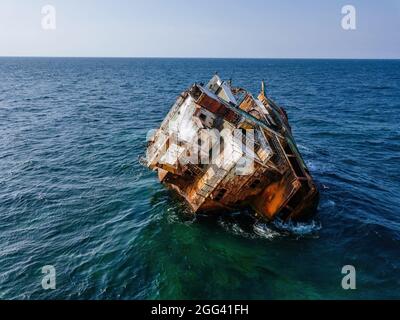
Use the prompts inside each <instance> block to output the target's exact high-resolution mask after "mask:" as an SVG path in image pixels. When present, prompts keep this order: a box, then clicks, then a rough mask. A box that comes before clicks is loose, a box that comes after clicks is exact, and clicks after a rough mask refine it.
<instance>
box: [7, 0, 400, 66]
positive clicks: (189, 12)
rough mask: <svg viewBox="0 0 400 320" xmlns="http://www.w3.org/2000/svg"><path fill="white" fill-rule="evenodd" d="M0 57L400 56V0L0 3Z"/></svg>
mask: <svg viewBox="0 0 400 320" xmlns="http://www.w3.org/2000/svg"><path fill="white" fill-rule="evenodd" d="M46 4H50V5H54V7H55V8H56V10H57V16H56V17H57V28H56V30H54V31H44V30H43V29H42V28H41V19H42V14H41V8H42V6H43V5H46ZM346 4H352V5H354V6H355V7H356V9H357V29H356V30H354V31H345V30H343V29H342V27H341V19H342V14H341V8H342V6H344V5H346ZM0 56H102V57H104V56H115V57H255V58H263V57H266V58H269V57H271V58H400V0H380V1H378V0H345V1H341V0H328V1H326V0H264V1H262V0H234V1H228V0H214V1H210V0H197V1H194V0H81V1H78V0H46V1H41V0H1V1H0Z"/></svg>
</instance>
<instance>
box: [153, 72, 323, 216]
mask: <svg viewBox="0 0 400 320" xmlns="http://www.w3.org/2000/svg"><path fill="white" fill-rule="evenodd" d="M146 165H147V166H148V167H149V168H150V169H152V170H155V171H157V172H158V177H159V180H160V181H161V182H162V183H163V184H165V185H166V186H167V187H168V188H170V189H172V190H175V191H176V192H177V193H178V194H179V195H181V196H182V197H183V198H184V199H185V200H186V201H187V203H188V205H189V206H190V208H191V211H192V212H193V213H207V214H213V213H218V212H238V211H241V210H242V209H250V210H251V212H254V214H255V216H256V217H258V218H262V219H265V220H267V221H272V220H275V219H280V220H282V221H285V222H287V221H304V220H307V219H308V218H310V217H311V216H312V215H313V214H314V212H315V211H316V208H317V205H318V200H319V193H318V190H317V187H316V184H315V183H314V181H313V179H312V177H311V175H310V172H309V170H308V168H307V166H306V164H305V162H304V160H303V158H302V156H301V155H300V152H299V150H298V148H297V145H296V143H295V140H294V138H293V135H292V129H291V127H290V124H289V121H288V116H287V113H286V111H285V110H284V109H283V108H282V107H279V106H278V105H277V104H275V103H274V102H273V101H272V100H271V99H270V98H269V97H267V95H266V93H265V85H264V82H262V87H261V92H260V94H259V95H258V97H254V96H253V95H252V94H251V93H250V92H248V91H246V90H245V89H243V88H239V87H235V86H233V85H232V83H231V81H222V80H221V79H220V77H219V76H218V75H215V76H214V77H213V78H212V79H211V80H210V82H209V83H208V84H206V85H204V84H202V83H200V84H197V83H195V84H194V85H192V86H191V87H190V88H189V89H188V90H186V91H184V92H183V93H181V95H180V96H179V97H178V99H177V100H176V102H175V104H174V105H173V106H172V108H171V110H170V111H169V113H168V115H167V116H166V117H165V119H164V121H163V122H162V124H161V126H160V128H159V129H157V130H154V131H153V132H152V133H151V134H149V137H148V145H147V154H146ZM247 211H248V210H247Z"/></svg>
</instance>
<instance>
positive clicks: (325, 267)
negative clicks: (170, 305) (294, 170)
mask: <svg viewBox="0 0 400 320" xmlns="http://www.w3.org/2000/svg"><path fill="white" fill-rule="evenodd" d="M216 72H218V74H219V75H220V76H221V77H222V78H224V79H231V80H232V82H233V84H234V85H238V86H242V87H244V88H247V89H249V90H250V91H251V92H253V93H254V94H257V93H258V92H259V91H260V83H261V80H265V83H266V91H267V94H268V96H269V97H270V98H272V99H273V100H274V101H275V102H276V103H277V104H278V105H280V106H283V107H284V108H285V109H286V111H287V113H288V116H289V121H290V123H291V126H292V129H293V133H294V137H295V139H296V142H297V144H298V146H299V149H300V151H301V153H302V155H303V157H304V159H305V161H306V163H307V165H308V166H309V169H310V172H311V174H312V176H313V177H314V179H315V181H316V183H317V185H318V188H319V190H320V193H321V200H320V204H319V208H318V211H317V214H316V216H315V217H314V218H313V219H312V220H310V221H309V222H306V223H302V224H294V223H291V224H288V225H284V224H282V223H262V222H256V221H254V220H253V219H252V218H251V216H250V215H249V214H248V213H241V212H237V213H234V214H232V215H228V216H226V215H225V216H212V217H207V216H201V215H200V216H196V217H194V216H193V215H191V213H190V212H189V210H188V209H187V207H186V205H185V204H184V203H182V201H181V200H180V199H179V198H178V197H176V196H175V195H174V194H173V193H171V192H170V191H168V190H167V189H166V188H165V187H164V186H162V185H161V184H160V183H159V182H158V180H157V175H156V173H155V172H152V171H150V170H148V169H147V168H145V167H144V166H143V165H142V161H141V158H142V157H143V156H144V155H145V148H146V136H147V133H148V132H149V130H152V129H156V128H157V127H158V126H159V125H160V123H161V121H162V120H163V118H164V117H165V116H166V114H167V112H168V110H169V109H170V107H171V106H172V104H173V103H174V101H175V99H176V98H177V96H178V95H179V94H180V93H181V92H182V91H184V90H185V89H187V88H188V87H190V85H191V84H193V83H194V82H198V83H199V82H207V81H208V79H209V78H211V77H212V76H213V75H214V74H215V73H216ZM49 277H51V279H50V278H49ZM353 282H354V283H353ZM349 283H350V287H349ZM49 284H50V287H49ZM399 289H400V61H399V60H306V59H305V60H291V59H288V60H285V59H161V58H160V59H159V58H151V59H150V58H7V57H3V58H0V299H35V300H36V299H126V300H131V299H146V300H147V299H173V300H174V299H257V300H259V299H267V300H276V299H279V300H281V299H284V300H286V299H290V300H292V299H324V300H325V299H399V298H400V290H399Z"/></svg>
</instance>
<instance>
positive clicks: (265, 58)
mask: <svg viewBox="0 0 400 320" xmlns="http://www.w3.org/2000/svg"><path fill="white" fill-rule="evenodd" d="M0 58H52V59H182V60H184V59H197V60H201V59H203V60H229V59H231V60H400V57H399V58H388V57H383V58H354V57H349V58H337V57H168V56H147V57H145V56H46V55H43V56H40V55H15V56H8V55H0Z"/></svg>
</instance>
